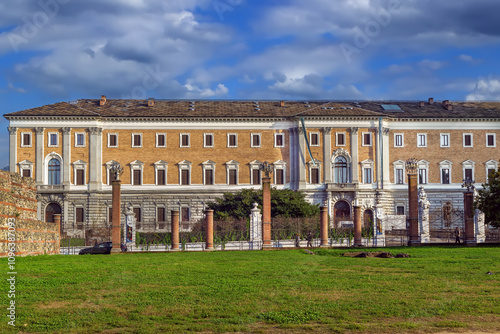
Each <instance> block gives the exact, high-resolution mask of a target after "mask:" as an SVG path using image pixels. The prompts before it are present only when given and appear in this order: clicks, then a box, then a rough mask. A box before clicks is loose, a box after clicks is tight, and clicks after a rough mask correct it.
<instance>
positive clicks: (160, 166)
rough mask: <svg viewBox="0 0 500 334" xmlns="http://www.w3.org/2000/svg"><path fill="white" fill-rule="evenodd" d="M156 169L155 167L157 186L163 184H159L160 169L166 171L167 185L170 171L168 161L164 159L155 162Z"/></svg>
mask: <svg viewBox="0 0 500 334" xmlns="http://www.w3.org/2000/svg"><path fill="white" fill-rule="evenodd" d="M153 165H154V169H155V185H157V186H163V184H158V171H159V170H162V171H165V184H164V185H165V186H166V185H167V184H168V181H167V175H168V174H167V172H168V162H166V161H163V160H158V161H157V162H155V163H154V164H153Z"/></svg>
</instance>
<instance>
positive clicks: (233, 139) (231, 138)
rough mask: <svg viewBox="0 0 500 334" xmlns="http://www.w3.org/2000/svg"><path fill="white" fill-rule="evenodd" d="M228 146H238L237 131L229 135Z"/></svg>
mask: <svg viewBox="0 0 500 334" xmlns="http://www.w3.org/2000/svg"><path fill="white" fill-rule="evenodd" d="M227 147H238V137H237V135H236V134H235V133H229V134H228V135H227Z"/></svg>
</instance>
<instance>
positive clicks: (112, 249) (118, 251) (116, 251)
mask: <svg viewBox="0 0 500 334" xmlns="http://www.w3.org/2000/svg"><path fill="white" fill-rule="evenodd" d="M121 252H122V250H121V248H120V247H118V248H111V254H118V253H121Z"/></svg>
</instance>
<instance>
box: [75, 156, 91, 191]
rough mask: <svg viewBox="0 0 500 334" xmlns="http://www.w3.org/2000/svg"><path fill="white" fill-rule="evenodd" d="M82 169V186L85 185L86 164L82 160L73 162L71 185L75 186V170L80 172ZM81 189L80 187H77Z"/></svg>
mask: <svg viewBox="0 0 500 334" xmlns="http://www.w3.org/2000/svg"><path fill="white" fill-rule="evenodd" d="M82 169H83V186H86V185H87V183H88V182H87V163H86V162H85V161H83V160H78V161H75V162H73V185H75V186H76V180H77V175H76V174H77V172H76V171H77V170H82ZM78 186H79V187H81V186H82V185H78Z"/></svg>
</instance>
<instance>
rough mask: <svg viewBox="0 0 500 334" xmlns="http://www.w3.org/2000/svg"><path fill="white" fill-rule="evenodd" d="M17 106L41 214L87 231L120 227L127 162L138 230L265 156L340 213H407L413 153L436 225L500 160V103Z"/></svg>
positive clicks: (18, 167)
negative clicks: (408, 164) (117, 193)
mask: <svg viewBox="0 0 500 334" xmlns="http://www.w3.org/2000/svg"><path fill="white" fill-rule="evenodd" d="M4 116H5V117H6V118H7V119H8V120H9V133H10V171H12V172H18V173H20V174H21V175H23V176H28V177H32V178H34V179H35V181H36V186H37V190H38V199H39V201H38V216H39V219H41V220H46V221H51V220H52V214H53V213H62V220H63V223H64V225H63V226H64V227H63V228H64V230H65V231H66V232H68V233H74V234H79V233H80V232H79V231H83V230H85V229H88V228H91V227H104V226H109V225H110V222H111V219H110V216H111V186H110V184H111V176H110V173H109V169H110V167H111V165H112V164H113V163H114V162H119V163H120V164H122V165H123V167H124V173H123V175H122V176H121V180H122V204H123V206H124V207H130V206H131V207H133V210H134V212H135V213H136V218H137V224H138V225H137V228H139V230H147V229H150V228H154V229H156V230H163V229H166V228H167V227H168V226H169V224H168V222H169V219H170V214H169V213H170V210H173V209H177V210H179V211H180V212H181V220H182V221H183V222H189V221H194V220H196V219H198V218H201V217H203V210H204V208H205V205H206V203H207V202H208V201H211V200H213V199H214V198H216V197H219V196H221V195H222V194H223V193H224V192H228V191H237V190H240V189H242V188H252V189H259V188H260V187H261V186H260V184H261V178H262V175H261V171H260V169H259V166H260V165H261V164H262V163H263V162H264V161H267V162H269V163H270V164H271V165H272V166H273V173H272V186H274V187H276V188H290V189H294V190H301V191H304V192H305V193H306V195H307V199H308V200H310V201H311V202H313V203H321V204H326V205H327V206H328V210H329V215H330V218H331V219H332V223H333V222H335V223H336V224H338V222H339V221H345V220H349V219H350V216H351V214H352V206H353V205H361V206H362V207H363V208H364V213H365V217H366V219H367V220H370V219H371V220H372V221H373V219H374V214H375V212H376V211H377V213H378V214H377V215H379V216H381V215H384V214H385V215H405V214H406V211H407V200H408V189H407V177H406V172H405V161H406V160H407V159H409V158H412V157H413V158H416V159H417V160H418V161H419V163H418V169H419V170H418V173H419V183H420V185H421V186H423V187H424V189H425V191H426V192H427V195H428V198H429V200H430V202H431V212H433V211H434V212H435V216H434V219H432V221H431V224H433V225H432V226H434V227H435V228H443V227H445V225H446V224H447V222H446V221H445V219H444V218H443V215H441V214H440V213H441V212H443V210H444V208H445V209H446V210H447V211H448V212H449V211H450V209H451V210H455V211H456V212H458V211H460V210H463V189H462V188H461V185H462V180H463V179H466V178H469V179H472V180H475V182H476V183H477V185H478V186H480V184H481V183H484V182H486V180H487V177H488V173H489V171H491V170H493V169H497V168H498V163H499V159H500V145H499V144H498V143H497V139H499V138H498V137H499V136H500V103H496V102H450V101H439V102H436V101H433V99H432V98H431V99H429V100H428V101H425V102H424V101H421V102H418V101H417V102H399V101H398V102H395V101H379V102H375V101H360V102H350V101H346V102H342V101H334V102H327V101H311V102H305V101H304V102H302V101H300V102H299V101H224V100H223V101H211V100H210V101H170V100H152V99H151V100H146V101H144V100H111V99H106V97H105V96H102V97H101V99H96V100H77V101H73V102H60V103H56V104H52V105H46V106H42V107H39V108H34V109H29V110H23V111H18V112H14V113H10V114H6V115H4ZM304 126H305V127H304ZM448 225H449V221H448ZM446 227H448V226H446Z"/></svg>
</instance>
